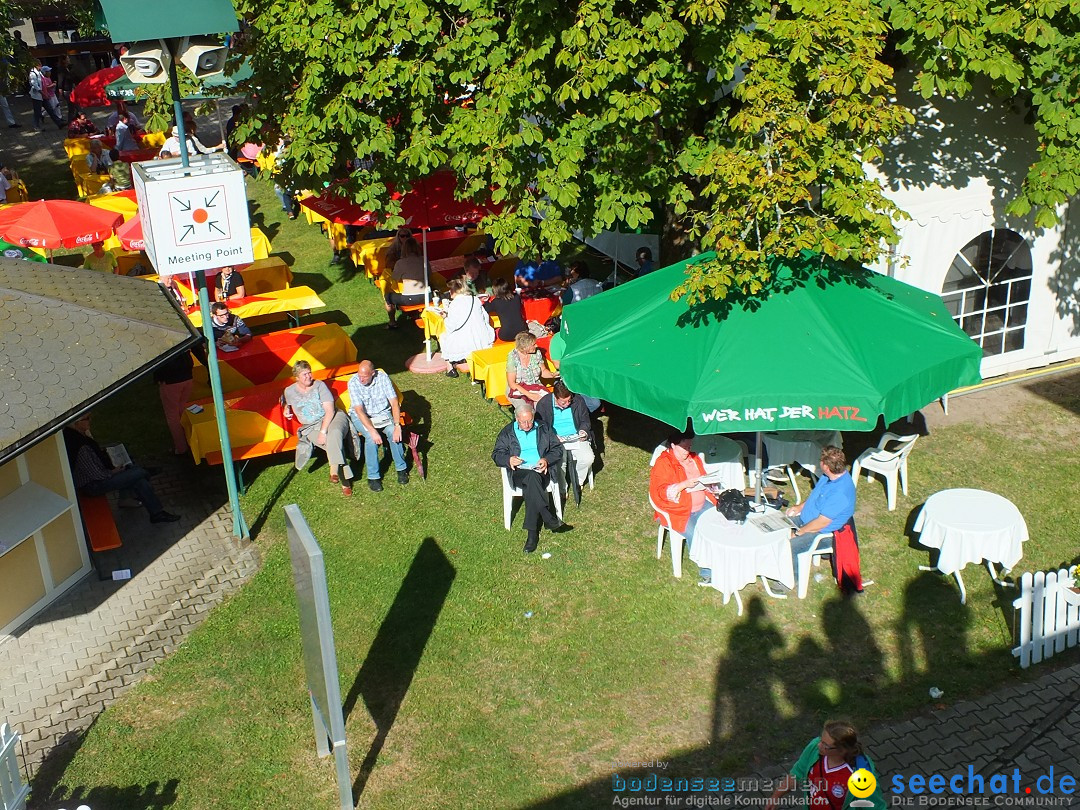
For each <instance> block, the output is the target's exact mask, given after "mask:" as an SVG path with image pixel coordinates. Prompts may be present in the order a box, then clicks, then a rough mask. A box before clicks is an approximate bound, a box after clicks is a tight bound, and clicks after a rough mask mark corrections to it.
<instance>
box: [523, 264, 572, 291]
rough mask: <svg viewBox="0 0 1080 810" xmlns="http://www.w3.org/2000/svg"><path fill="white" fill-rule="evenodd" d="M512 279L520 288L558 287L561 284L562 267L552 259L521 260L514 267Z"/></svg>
mask: <svg viewBox="0 0 1080 810" xmlns="http://www.w3.org/2000/svg"><path fill="white" fill-rule="evenodd" d="M514 281H515V283H516V284H517V285H518V286H519V287H521V288H522V289H534V290H536V289H541V288H543V287H558V286H561V285H562V268H561V267H559V263H558V262H553V261H546V262H539V263H537V262H533V261H521V262H518V265H517V267H515V268H514Z"/></svg>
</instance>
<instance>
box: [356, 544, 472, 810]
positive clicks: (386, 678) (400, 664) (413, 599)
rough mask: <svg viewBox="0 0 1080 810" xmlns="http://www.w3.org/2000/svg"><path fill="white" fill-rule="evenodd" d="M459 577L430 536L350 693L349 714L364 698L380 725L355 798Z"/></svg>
mask: <svg viewBox="0 0 1080 810" xmlns="http://www.w3.org/2000/svg"><path fill="white" fill-rule="evenodd" d="M456 576H457V572H456V570H455V569H454V566H453V565H452V564H451V562H450V560H449V559H447V557H446V555H445V554H444V553H443V552H442V549H440V548H439V546H438V544H437V543H436V542H435V540H434V538H432V537H425V538H424V540H423V542H422V543H421V544H420V548H419V549H418V550H417V552H416V555H415V556H414V557H413V561H412V564H411V565H410V566H409V570H408V572H407V573H406V574H405V578H404V579H403V580H402V582H401V587H400V588H398V592H397V596H395V597H394V603H393V604H392V605H391V606H390V610H389V611H388V612H387V614H386V617H385V618H384V619H383V621H382V624H381V625H380V626H379V632H378V633H377V634H376V636H375V640H374V641H373V642H372V644H371V649H370V650H368V654H367V658H365V659H364V663H363V665H362V666H361V667H360V671H359V672H358V673H357V675H356V680H355V681H354V682H353V685H352V688H351V689H350V690H349V694H348V695H347V696H346V698H345V705H344V707H343V713H344V715H345V719H346V720H348V718H349V715H350V714H351V713H352V710H353V709H354V708H355V707H356V703H357V701H358V700H360V699H361V698H363V701H364V705H365V706H366V707H367V710H368V712H369V713H370V714H371V718H372V720H374V721H375V728H376V730H377V731H376V735H375V739H374V740H373V741H372V743H371V746H370V748H369V749H368V752H367V755H366V756H365V757H364V761H363V763H362V764H361V765H360V772H359V773H358V774H357V776H356V781H355V782H354V783H353V801H354V802H359V799H360V796H361V794H362V793H363V792H364V786H365V785H366V784H367V780H368V778H369V777H370V776H371V772H372V770H373V769H374V768H375V763H376V762H377V761H378V758H379V753H380V752H381V751H382V749H383V745H384V744H385V743H386V738H387V736H388V735H389V734H390V730H391V728H393V725H394V720H395V719H396V718H397V714H398V710H399V709H400V708H401V703H402V701H403V700H404V699H405V695H406V694H407V693H408V691H409V685H410V684H411V683H412V679H413V676H414V675H415V674H416V670H417V668H418V667H419V666H420V659H421V658H422V657H423V653H424V647H425V646H426V645H427V642H428V639H429V638H430V637H431V634H432V632H434V630H435V624H436V622H437V621H438V619H439V613H440V612H441V611H442V607H443V604H444V603H445V602H446V597H447V595H448V594H449V593H450V586H451V585H452V584H453V582H454V578H455V577H456Z"/></svg>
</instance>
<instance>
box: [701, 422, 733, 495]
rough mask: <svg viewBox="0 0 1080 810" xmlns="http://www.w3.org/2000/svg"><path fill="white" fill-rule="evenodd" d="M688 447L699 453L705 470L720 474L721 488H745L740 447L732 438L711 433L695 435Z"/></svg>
mask: <svg viewBox="0 0 1080 810" xmlns="http://www.w3.org/2000/svg"><path fill="white" fill-rule="evenodd" d="M690 449H691V450H693V451H694V452H695V453H698V454H700V456H701V461H702V463H703V464H704V465H705V472H707V473H710V474H715V475H719V476H720V479H721V480H720V482H719V485H720V487H721V488H722V489H737V490H739V491H740V492H741V491H742V490H743V489H745V488H746V475H745V473H744V472H743V456H742V448H741V447H740V446H739V443H738V442H737V441H735V440H734V439H729V438H728V437H727V436H721V435H720V434H719V433H713V434H711V435H705V436H695V437H694V441H693V443H692V444H691V445H690Z"/></svg>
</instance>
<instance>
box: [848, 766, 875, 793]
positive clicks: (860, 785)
mask: <svg viewBox="0 0 1080 810" xmlns="http://www.w3.org/2000/svg"><path fill="white" fill-rule="evenodd" d="M847 788H848V790H849V791H850V792H851V795H852V796H855V797H856V798H859V799H865V798H866V797H867V796H869V795H870V794H871V793H873V792H874V790H875V789H876V788H877V779H875V778H874V775H873V774H872V773H870V771H868V770H867V769H866V768H859V770H857V771H855V773H853V774H852V775H851V776H849V777H848V780H847Z"/></svg>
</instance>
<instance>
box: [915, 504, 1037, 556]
mask: <svg viewBox="0 0 1080 810" xmlns="http://www.w3.org/2000/svg"><path fill="white" fill-rule="evenodd" d="M914 528H915V531H917V532H919V543H920V545H923V546H926V547H927V548H936V549H940V550H941V553H940V554H939V555H938V562H937V568H938V570H939V571H941V572H942V573H943V574H955V573H956V572H957V571H959V570H961V569H962V568H963V567H964V566H965V565H967V564H968V563H980V562H982V561H983V560H986V561H988V562H993V563H998V564H999V565H1002V566H1004V567H1005V570H1008V569H1010V568H1012V567H1013V566H1014V565H1016V564H1017V563H1018V562H1020V558H1021V557H1023V556H1024V549H1023V543H1024V542H1025V541H1026V540H1027V539H1028V529H1027V523H1026V522H1025V521H1024V516H1023V515H1021V514H1020V510H1019V509H1017V508H1016V507H1015V506H1014V505H1013V504H1012V502H1011V501H1009V500H1008V499H1006V498H1003V497H1001V496H1000V495H995V494H994V493H993V492H983V491H982V490H980V489H946V490H942V491H941V492H935V493H934V494H933V495H931V496H930V497H929V498H927V499H926V503H925V504H923V508H922V510H921V511H920V512H919V516H918V518H916V519H915V527H914Z"/></svg>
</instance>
